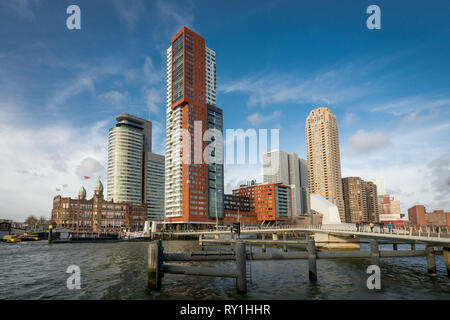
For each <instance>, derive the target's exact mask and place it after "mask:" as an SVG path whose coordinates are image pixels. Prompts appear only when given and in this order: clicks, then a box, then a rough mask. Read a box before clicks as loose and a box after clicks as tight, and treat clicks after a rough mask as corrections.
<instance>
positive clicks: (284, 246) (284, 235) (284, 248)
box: [283, 232, 287, 252]
mask: <svg viewBox="0 0 450 320" xmlns="http://www.w3.org/2000/svg"><path fill="white" fill-rule="evenodd" d="M286 240H287V235H286V232H285V233H284V234H283V241H286ZM283 252H287V243H286V242H285V243H283Z"/></svg>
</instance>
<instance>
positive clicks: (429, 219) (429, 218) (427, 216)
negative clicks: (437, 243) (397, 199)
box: [408, 205, 450, 228]
mask: <svg viewBox="0 0 450 320" xmlns="http://www.w3.org/2000/svg"><path fill="white" fill-rule="evenodd" d="M408 220H409V222H410V224H412V225H416V226H422V227H424V226H434V227H446V228H449V227H450V212H444V210H435V211H433V212H426V209H425V206H423V205H416V206H414V207H411V208H409V209H408Z"/></svg>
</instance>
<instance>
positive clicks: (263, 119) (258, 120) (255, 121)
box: [247, 111, 281, 126]
mask: <svg viewBox="0 0 450 320" xmlns="http://www.w3.org/2000/svg"><path fill="white" fill-rule="evenodd" d="M280 116H281V112H280V111H275V112H273V113H272V114H269V115H266V116H264V115H262V114H260V113H259V112H255V113H252V114H251V115H249V116H248V117H247V120H248V121H249V122H250V123H251V124H252V125H253V126H258V125H261V124H264V123H267V122H270V121H273V120H276V119H278V118H279V117H280Z"/></svg>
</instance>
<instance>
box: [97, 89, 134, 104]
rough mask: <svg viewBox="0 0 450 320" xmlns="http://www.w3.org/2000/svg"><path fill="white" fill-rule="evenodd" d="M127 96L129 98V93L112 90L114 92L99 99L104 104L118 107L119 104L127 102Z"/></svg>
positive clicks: (106, 93) (102, 95) (104, 94)
mask: <svg viewBox="0 0 450 320" xmlns="http://www.w3.org/2000/svg"><path fill="white" fill-rule="evenodd" d="M127 96H128V92H126V93H124V94H123V93H121V92H119V91H115V90H112V91H108V92H105V93H102V94H101V95H99V96H98V97H99V99H100V100H102V101H104V102H108V103H110V104H112V105H117V104H121V103H123V102H125V101H126V100H127Z"/></svg>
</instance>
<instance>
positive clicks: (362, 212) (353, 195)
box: [342, 177, 368, 223]
mask: <svg viewBox="0 0 450 320" xmlns="http://www.w3.org/2000/svg"><path fill="white" fill-rule="evenodd" d="M342 189H343V194H344V206H345V221H347V222H351V223H356V222H367V221H368V217H367V208H366V189H365V186H364V181H363V180H362V179H361V178H359V177H348V178H343V179H342Z"/></svg>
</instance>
